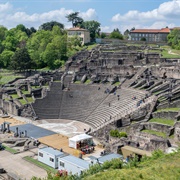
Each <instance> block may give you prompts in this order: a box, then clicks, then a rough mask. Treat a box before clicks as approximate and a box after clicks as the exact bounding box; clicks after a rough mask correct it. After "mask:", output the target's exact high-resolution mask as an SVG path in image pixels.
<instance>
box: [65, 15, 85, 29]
mask: <svg viewBox="0 0 180 180" xmlns="http://www.w3.org/2000/svg"><path fill="white" fill-rule="evenodd" d="M66 18H67V19H68V22H72V26H73V27H77V26H78V25H81V24H82V23H83V21H84V20H83V19H82V18H81V17H79V12H74V13H71V14H68V15H67V16H66Z"/></svg>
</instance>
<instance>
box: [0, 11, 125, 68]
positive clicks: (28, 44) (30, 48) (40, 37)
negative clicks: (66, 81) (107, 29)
mask: <svg viewBox="0 0 180 180" xmlns="http://www.w3.org/2000/svg"><path fill="white" fill-rule="evenodd" d="M66 18H67V20H68V21H69V22H71V23H72V27H77V26H78V27H80V28H84V29H87V30H89V32H90V38H91V41H92V42H93V41H95V38H97V37H101V38H105V37H106V34H105V33H104V34H103V33H100V31H101V29H100V25H101V24H100V23H99V22H97V21H94V20H93V21H84V20H83V19H82V18H81V17H80V16H79V13H78V12H75V13H71V14H69V15H67V16H66ZM127 33H128V32H127V31H126V35H127ZM109 37H110V38H118V39H123V35H122V34H121V32H120V31H119V29H114V31H113V32H112V33H111V34H110V36H109ZM80 49H81V42H80V39H79V38H78V37H77V36H74V37H72V38H71V39H69V38H67V31H66V30H65V29H64V25H63V24H62V23H59V22H56V21H51V22H47V23H44V24H42V25H40V27H39V28H38V30H36V29H35V28H34V27H31V28H27V27H25V26H24V25H23V24H19V25H17V26H16V27H15V28H12V29H9V30H8V29H7V28H6V27H4V26H0V67H1V68H10V69H13V70H26V69H32V68H36V69H40V68H44V67H49V68H50V69H56V68H59V67H61V66H63V65H64V63H65V61H66V60H67V59H68V58H69V57H70V56H72V55H73V54H74V53H76V52H77V51H78V50H80Z"/></svg>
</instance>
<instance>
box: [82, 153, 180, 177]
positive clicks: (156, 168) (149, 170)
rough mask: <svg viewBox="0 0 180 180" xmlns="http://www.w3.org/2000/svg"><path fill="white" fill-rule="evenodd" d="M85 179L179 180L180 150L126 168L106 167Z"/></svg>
mask: <svg viewBox="0 0 180 180" xmlns="http://www.w3.org/2000/svg"><path fill="white" fill-rule="evenodd" d="M84 179H85V180H106V179H107V180H111V179H113V180H129V179H131V180H137V179H138V180H139V179H145V180H170V179H171V180H180V151H178V152H177V153H173V154H169V155H161V157H158V158H157V157H155V156H154V157H153V158H151V159H148V160H145V161H144V162H141V163H140V164H138V165H137V167H133V168H130V167H127V168H126V169H116V170H113V169H108V170H107V171H105V172H100V173H97V174H95V175H92V176H88V177H86V178H84Z"/></svg>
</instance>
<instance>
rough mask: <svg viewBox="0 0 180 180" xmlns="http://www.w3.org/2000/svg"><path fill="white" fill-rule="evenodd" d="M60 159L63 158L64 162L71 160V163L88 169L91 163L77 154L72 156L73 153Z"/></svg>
mask: <svg viewBox="0 0 180 180" xmlns="http://www.w3.org/2000/svg"><path fill="white" fill-rule="evenodd" d="M59 160H60V161H61V160H62V161H63V162H69V163H71V164H74V165H76V166H78V167H81V168H84V169H88V168H89V165H90V163H89V162H87V161H85V160H83V159H80V158H77V157H75V156H71V155H69V156H64V157H61V158H60V159H59Z"/></svg>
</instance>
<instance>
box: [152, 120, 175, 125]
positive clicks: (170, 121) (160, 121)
mask: <svg viewBox="0 0 180 180" xmlns="http://www.w3.org/2000/svg"><path fill="white" fill-rule="evenodd" d="M149 122H155V123H161V124H165V125H169V126H173V125H174V120H171V119H160V118H153V119H151V120H150V121H149Z"/></svg>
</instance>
